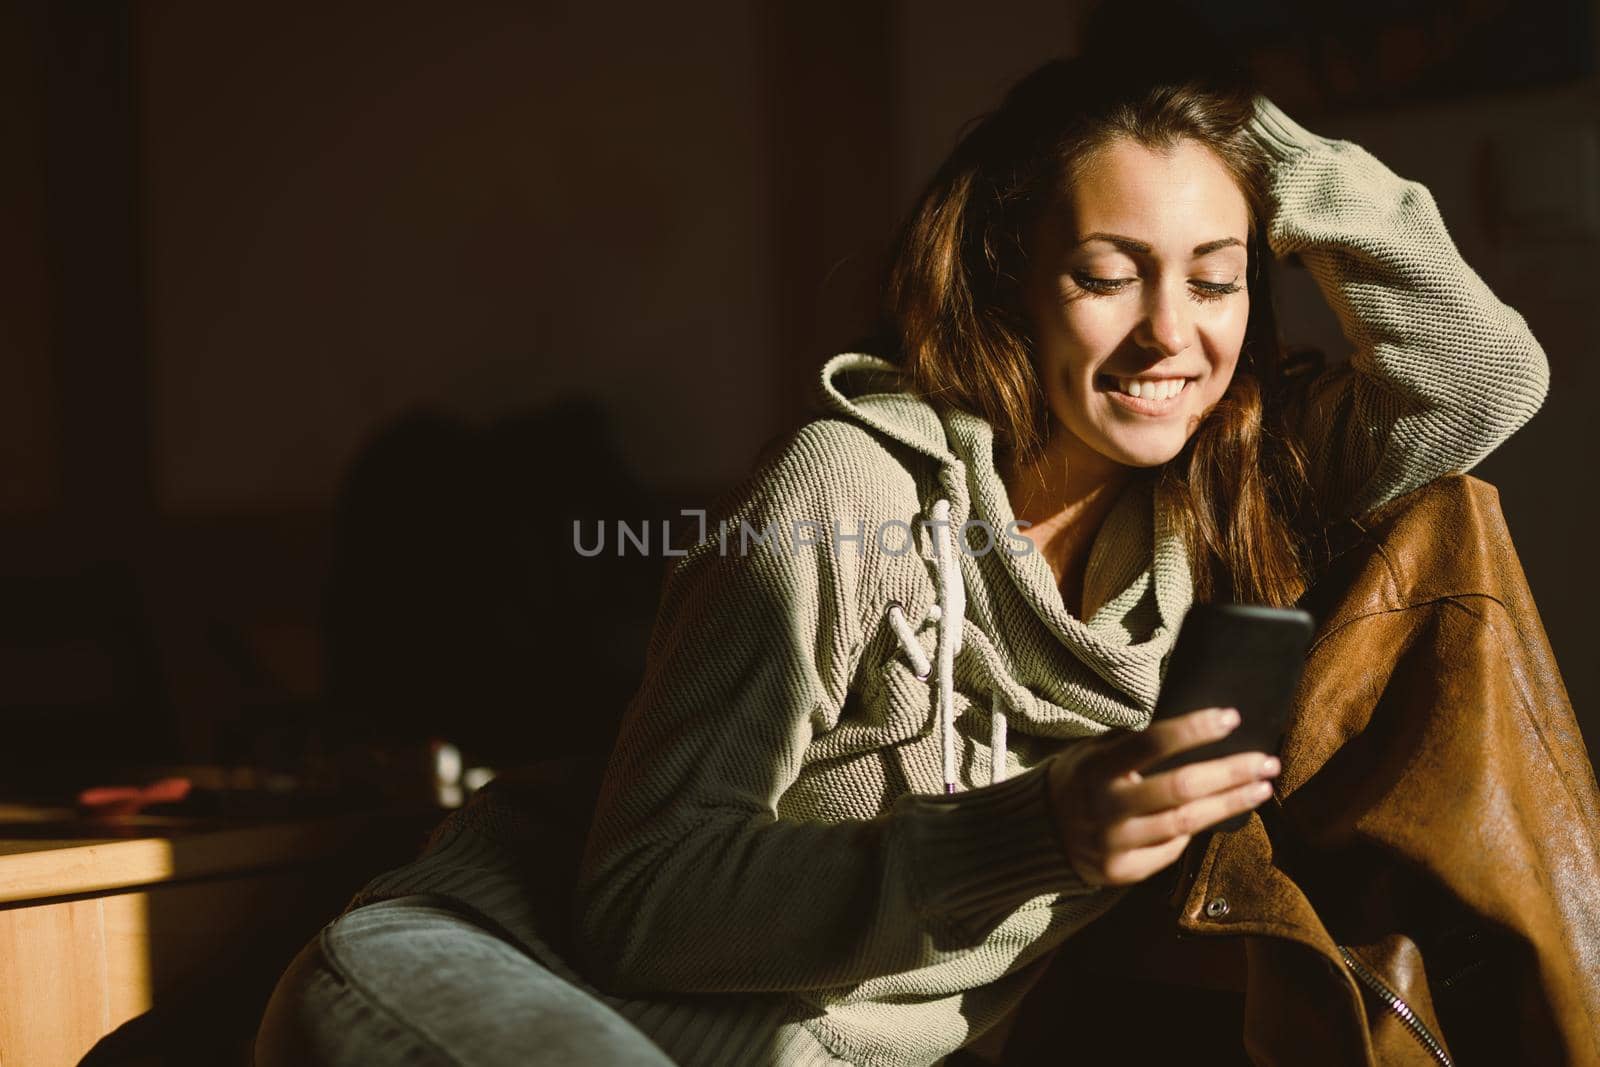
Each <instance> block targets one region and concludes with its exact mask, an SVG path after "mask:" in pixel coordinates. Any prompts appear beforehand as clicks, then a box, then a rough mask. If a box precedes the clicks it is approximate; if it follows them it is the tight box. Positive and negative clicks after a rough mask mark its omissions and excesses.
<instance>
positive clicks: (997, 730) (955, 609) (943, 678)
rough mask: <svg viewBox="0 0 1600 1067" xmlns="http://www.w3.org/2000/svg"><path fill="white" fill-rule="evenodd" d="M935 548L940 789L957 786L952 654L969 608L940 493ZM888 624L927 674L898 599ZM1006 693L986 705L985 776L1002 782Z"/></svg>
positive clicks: (925, 658)
mask: <svg viewBox="0 0 1600 1067" xmlns="http://www.w3.org/2000/svg"><path fill="white" fill-rule="evenodd" d="M933 522H934V527H933V530H934V534H933V537H934V554H935V567H936V570H937V572H938V583H939V603H937V604H933V605H930V606H929V608H928V613H927V615H926V618H929V619H933V620H935V621H936V622H937V624H938V646H937V647H936V649H935V650H934V656H935V658H936V659H937V661H938V662H937V667H938V671H939V677H938V681H937V683H936V684H937V686H938V694H939V696H938V705H939V708H938V710H939V736H940V739H941V741H942V742H943V744H944V753H943V769H944V791H945V792H946V793H954V792H955V791H956V725H955V657H956V653H957V652H960V651H961V638H962V623H963V621H964V620H965V618H966V611H967V587H966V584H965V582H964V581H963V580H962V577H961V565H960V561H959V560H957V559H956V558H955V549H954V540H953V538H952V537H951V534H950V501H949V500H947V499H944V498H943V497H941V498H940V499H939V500H937V501H935V502H934V505H933ZM889 625H890V627H891V628H893V630H894V633H895V636H896V637H898V638H899V639H900V647H901V648H903V649H904V650H905V654H906V658H907V659H909V660H910V661H911V666H912V668H913V669H915V670H916V672H917V677H918V678H919V679H923V678H927V677H928V674H929V673H930V671H931V670H932V669H933V667H934V664H930V663H929V662H928V654H927V653H926V652H924V651H923V650H922V645H921V644H920V643H918V641H917V635H916V630H915V628H913V627H912V625H911V621H910V620H909V619H908V618H907V617H906V613H905V609H904V608H903V607H902V606H901V605H900V602H899V601H894V600H891V601H890V602H889ZM1005 706H1006V702H1005V697H1004V696H1003V695H1002V694H1001V693H1000V691H999V690H996V691H995V694H994V699H993V702H992V704H991V709H990V719H989V749H990V761H991V762H990V769H989V780H990V781H991V782H992V783H993V782H1001V781H1004V780H1005V774H1006V712H1005Z"/></svg>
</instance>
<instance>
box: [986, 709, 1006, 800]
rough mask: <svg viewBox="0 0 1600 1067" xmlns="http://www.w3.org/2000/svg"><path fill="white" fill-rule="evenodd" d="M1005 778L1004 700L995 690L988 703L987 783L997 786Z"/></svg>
mask: <svg viewBox="0 0 1600 1067" xmlns="http://www.w3.org/2000/svg"><path fill="white" fill-rule="evenodd" d="M1005 777H1006V698H1005V694H1004V693H1002V692H1000V690H998V689H996V690H995V691H994V699H993V700H991V701H990V702H989V782H990V784H992V785H993V784H998V783H1000V782H1003V781H1005Z"/></svg>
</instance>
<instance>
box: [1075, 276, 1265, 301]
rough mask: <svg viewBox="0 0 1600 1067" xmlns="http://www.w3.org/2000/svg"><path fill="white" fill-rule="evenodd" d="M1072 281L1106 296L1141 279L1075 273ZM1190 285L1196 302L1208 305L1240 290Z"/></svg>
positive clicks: (1209, 284)
mask: <svg viewBox="0 0 1600 1067" xmlns="http://www.w3.org/2000/svg"><path fill="white" fill-rule="evenodd" d="M1072 280H1073V281H1074V282H1076V283H1077V284H1078V286H1079V288H1082V289H1085V290H1087V291H1088V292H1091V293H1095V294H1097V295H1102V296H1105V295H1109V294H1111V293H1120V292H1121V291H1122V290H1124V289H1126V288H1127V287H1128V286H1130V285H1132V284H1133V283H1134V282H1136V281H1138V280H1139V279H1137V278H1096V277H1094V276H1093V275H1091V274H1077V273H1074V274H1073V275H1072ZM1190 285H1191V286H1192V288H1191V289H1190V290H1189V294H1190V295H1191V296H1192V297H1193V298H1194V299H1195V300H1198V301H1200V302H1201V303H1208V302H1210V301H1212V300H1221V299H1222V298H1223V297H1225V296H1228V295H1229V294H1231V293H1237V292H1238V291H1239V289H1240V285H1239V283H1238V282H1237V281H1232V282H1191V283H1190Z"/></svg>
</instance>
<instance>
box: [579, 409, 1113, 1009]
mask: <svg viewBox="0 0 1600 1067" xmlns="http://www.w3.org/2000/svg"><path fill="white" fill-rule="evenodd" d="M867 440H868V439H867V437H866V435H865V433H864V431H862V430H860V429H859V428H854V427H848V426H845V425H843V424H840V423H834V422H830V421H819V422H814V423H811V424H809V425H808V426H806V427H803V428H802V429H801V430H799V431H798V432H797V433H796V434H795V435H793V436H792V437H791V438H790V439H788V440H787V442H786V443H785V445H784V447H782V448H781V449H779V450H778V451H777V454H776V455H775V456H774V457H773V458H772V459H771V460H769V461H768V462H767V463H765V464H764V465H763V466H762V468H761V470H759V471H758V472H757V474H756V475H754V476H752V477H751V478H750V479H748V480H747V481H746V482H745V484H744V486H743V487H741V488H740V489H738V490H736V491H735V493H734V494H733V495H732V498H731V499H732V503H731V504H730V505H728V506H727V507H725V508H723V509H721V510H722V513H721V514H720V515H719V514H713V515H711V516H710V517H709V529H708V530H707V533H708V535H709V536H708V538H707V539H706V540H705V541H702V542H701V543H699V544H698V545H696V546H694V547H693V548H691V549H690V550H689V554H688V555H687V556H685V557H684V558H682V559H680V560H678V561H677V563H676V565H675V566H674V568H673V570H672V572H671V574H670V575H669V577H668V580H667V583H666V585H665V588H664V592H663V596H662V600H661V605H660V610H659V613H658V615H657V619H656V625H655V629H654V632H653V634H652V637H651V640H650V644H649V649H648V654H647V660H646V666H645V676H644V680H643V683H642V685H641V687H640V689H639V691H638V693H637V694H636V695H635V697H634V699H633V700H632V701H631V703H630V705H629V707H628V710H627V714H626V716H625V718H624V722H623V725H622V729H621V734H620V736H619V739H618V743H617V747H616V749H615V751H614V752H613V755H612V759H611V762H610V765H609V767H608V769H607V772H606V777H605V781H604V784H603V786H602V788H601V793H600V799H599V803H598V809H597V811H596V814H595V818H594V822H593V825H592V828H591V830H590V834H589V838H588V843H587V847H586V850H585V855H584V858H583V861H582V864H581V868H580V872H579V878H578V884H577V893H576V899H575V901H574V910H575V922H576V934H577V939H576V940H577V943H578V948H577V951H578V955H579V963H580V967H581V968H582V969H583V970H584V971H585V973H586V975H587V977H589V979H590V980H591V981H593V982H595V983H596V984H597V985H599V986H600V987H602V988H606V989H608V991H613V992H618V993H636V992H645V991H652V990H654V991H673V992H729V991H748V992H756V991H778V990H806V989H823V988H828V987H840V986H846V985H850V984H855V983H858V982H862V981H866V980H869V979H871V978H874V977H876V976H881V975H888V974H900V973H903V972H908V971H913V970H916V969H918V968H923V967H930V966H935V965H938V964H948V963H951V962H952V961H955V963H956V965H955V966H954V967H953V968H949V969H943V973H942V974H941V975H940V976H939V978H938V980H937V981H938V982H950V981H952V980H953V981H954V982H955V984H956V985H957V986H958V987H960V988H972V987H976V986H978V985H981V984H984V983H987V982H989V981H992V980H994V979H996V978H998V977H1000V976H1001V975H1002V974H1004V973H1005V968H1006V966H1007V965H1008V963H1009V960H1007V959H1000V958H998V957H999V956H1000V955H1002V954H999V953H992V952H991V953H977V952H974V951H973V950H974V949H975V948H976V947H977V946H979V945H981V943H982V940H983V937H984V934H985V933H986V932H987V931H988V930H990V929H992V928H993V927H994V926H995V925H998V923H999V922H1000V921H1002V920H1003V919H1004V918H1005V916H1006V915H1007V914H1009V913H1010V912H1011V911H1013V910H1014V909H1015V908H1017V907H1018V906H1020V905H1021V904H1023V903H1025V902H1026V901H1029V900H1031V899H1032V898H1034V897H1037V896H1039V895H1042V894H1054V893H1058V892H1068V893H1078V892H1082V893H1089V892H1093V887H1090V886H1087V885H1085V883H1083V882H1082V881H1081V880H1080V879H1079V878H1078V877H1077V876H1076V875H1075V874H1074V873H1073V871H1072V869H1071V868H1070V866H1069V865H1068V863H1067V861H1066V858H1065V854H1064V852H1063V850H1062V847H1061V845H1060V842H1059V838H1058V836H1057V833H1056V830H1055V824H1054V821H1053V815H1052V813H1051V809H1050V807H1049V801H1048V797H1047V793H1046V785H1047V782H1046V778H1045V772H1046V770H1047V769H1048V765H1047V764H1042V765H1040V766H1037V767H1034V768H1032V769H1030V770H1029V771H1028V772H1026V773H1024V774H1020V775H1017V776H1015V777H1013V778H1010V779H1007V780H1005V781H1003V782H1000V783H997V784H995V785H990V786H984V787H982V788H979V789H973V790H969V791H967V792H961V793H956V794H955V795H953V796H944V795H942V794H940V795H927V794H909V793H908V794H905V795H903V796H901V797H900V798H899V799H898V800H897V801H896V802H895V803H894V804H893V806H892V807H891V808H890V810H888V811H887V812H884V813H883V814H880V815H879V816H877V817H875V818H871V819H865V820H849V821H844V822H835V823H825V822H821V821H798V820H794V819H790V818H782V817H780V816H779V815H778V813H777V809H778V801H779V798H780V797H781V796H782V794H783V793H784V791H785V790H786V789H787V788H788V786H789V785H790V784H791V783H792V782H793V781H794V780H795V778H796V777H797V776H798V774H799V773H800V770H801V762H802V758H803V756H804V754H805V751H806V748H807V746H808V744H809V742H810V740H811V738H812V736H813V735H814V734H818V733H821V732H822V731H825V730H827V729H829V728H831V727H832V726H833V725H834V724H835V723H836V722H837V721H838V717H839V715H840V714H841V709H842V708H843V707H844V705H845V698H846V694H847V690H848V688H849V684H850V679H851V676H852V674H853V673H854V670H855V667H856V664H857V662H858V660H859V655H860V652H861V649H862V647H863V642H864V640H865V639H866V637H867V636H868V635H866V634H864V633H863V632H862V629H863V628H862V625H861V621H860V620H861V619H862V618H863V617H864V616H863V613H862V611H863V606H864V604H863V600H864V597H865V595H867V594H865V593H864V590H863V586H864V585H867V584H869V582H868V580H867V579H865V578H864V577H863V568H864V567H866V566H868V565H869V564H870V561H868V560H864V559H863V558H862V557H858V556H857V555H856V553H855V551H854V546H853V545H852V544H851V543H849V542H845V543H843V544H842V545H841V547H840V549H839V551H838V552H837V554H835V552H834V551H833V550H832V549H831V548H830V547H829V541H831V537H822V538H818V537H817V536H816V531H815V529H812V528H805V527H803V526H802V527H801V538H800V539H801V540H814V541H821V542H822V543H820V544H817V545H801V546H800V547H799V548H796V547H794V545H793V544H792V541H793V540H794V538H793V536H792V533H791V531H792V530H794V529H795V528H796V527H795V524H796V523H801V524H804V523H807V522H812V523H819V524H822V526H823V528H827V527H829V526H831V524H832V522H833V521H834V520H835V519H837V520H838V521H839V522H840V524H841V527H842V528H843V530H844V531H845V532H852V531H854V530H855V529H857V527H856V525H855V519H856V518H858V517H860V510H861V505H860V504H859V499H861V498H865V497H866V496H868V495H869V494H868V493H867V491H866V490H865V489H863V488H862V487H863V486H867V485H871V484H872V480H873V479H876V478H881V477H884V476H885V474H886V472H883V471H876V470H874V469H873V467H872V464H871V462H870V459H868V458H866V457H868V456H869V455H870V449H871V448H873V447H876V446H871V445H868V446H867V447H865V448H864V447H863V442H865V441H867ZM852 502H854V503H852ZM719 519H725V520H726V525H727V529H728V542H727V544H728V548H727V552H726V554H723V552H722V550H721V548H720V545H719V539H718V536H717V529H718V520H719ZM741 523H745V524H747V525H748V527H749V528H750V530H751V531H753V532H755V533H760V532H768V533H769V540H768V541H767V542H766V543H765V544H764V545H761V546H759V547H757V546H756V545H755V543H754V541H753V540H752V541H751V543H750V545H749V547H748V550H747V551H742V550H741V546H740V541H739V538H740V533H741ZM869 533H870V531H869ZM866 551H867V552H868V553H870V552H872V551H873V548H872V546H871V545H870V543H869V544H868V545H867V547H866ZM936 984H937V983H936ZM932 991H933V990H931V989H930V992H932Z"/></svg>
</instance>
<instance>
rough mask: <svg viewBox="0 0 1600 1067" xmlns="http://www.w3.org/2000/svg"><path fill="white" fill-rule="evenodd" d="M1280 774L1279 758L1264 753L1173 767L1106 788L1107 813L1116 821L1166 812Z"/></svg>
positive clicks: (1244, 754) (1248, 753)
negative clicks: (1118, 817)
mask: <svg viewBox="0 0 1600 1067" xmlns="http://www.w3.org/2000/svg"><path fill="white" fill-rule="evenodd" d="M1277 773H1278V760H1277V758H1276V757H1274V756H1269V755H1268V754H1267V753H1265V752H1236V753H1234V754H1233V755H1231V756H1219V757H1218V758H1216V759H1209V760H1202V761H1201V762H1199V763H1190V764H1186V765H1185V766H1182V767H1174V768H1172V769H1171V770H1169V771H1162V772H1161V773H1160V774H1154V775H1151V776H1150V777H1148V778H1139V777H1124V778H1117V779H1113V780H1112V782H1111V783H1110V785H1109V786H1108V787H1107V793H1106V797H1105V800H1104V810H1105V812H1106V814H1108V815H1111V816H1113V817H1115V816H1119V815H1146V814H1150V813H1153V812H1159V811H1165V810H1166V809H1168V808H1176V807H1178V806H1180V805H1183V804H1187V803H1189V802H1190V801H1191V800H1199V799H1200V798H1201V797H1207V796H1210V795H1212V794H1213V793H1218V792H1221V791H1222V790H1224V789H1231V788H1233V787H1234V786H1237V785H1246V784H1248V783H1250V782H1254V781H1257V780H1258V779H1262V778H1271V777H1272V776H1273V775H1275V774H1277Z"/></svg>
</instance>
